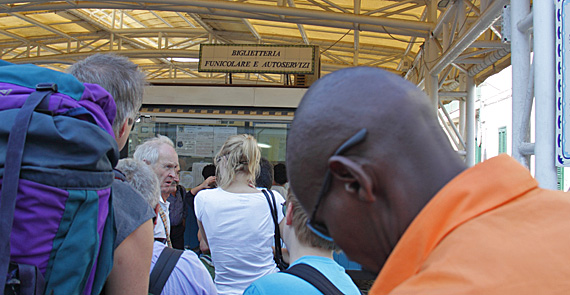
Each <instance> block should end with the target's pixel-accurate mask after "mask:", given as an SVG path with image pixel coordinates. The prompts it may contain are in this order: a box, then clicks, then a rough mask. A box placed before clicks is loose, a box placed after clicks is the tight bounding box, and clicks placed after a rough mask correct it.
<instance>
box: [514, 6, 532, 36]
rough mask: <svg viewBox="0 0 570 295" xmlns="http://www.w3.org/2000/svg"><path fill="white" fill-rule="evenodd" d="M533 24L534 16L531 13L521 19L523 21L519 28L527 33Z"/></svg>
mask: <svg viewBox="0 0 570 295" xmlns="http://www.w3.org/2000/svg"><path fill="white" fill-rule="evenodd" d="M532 22H533V16H532V11H531V12H530V13H529V14H528V15H527V16H525V17H524V18H523V19H521V21H520V22H519V23H518V24H517V28H518V29H519V31H521V32H526V31H528V29H530V28H531V27H532Z"/></svg>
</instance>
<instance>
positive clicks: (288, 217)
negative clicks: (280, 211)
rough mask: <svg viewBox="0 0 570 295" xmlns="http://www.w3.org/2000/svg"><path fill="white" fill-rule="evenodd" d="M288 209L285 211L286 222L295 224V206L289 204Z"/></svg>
mask: <svg viewBox="0 0 570 295" xmlns="http://www.w3.org/2000/svg"><path fill="white" fill-rule="evenodd" d="M286 210H287V211H286V212H285V224H287V225H291V224H293V206H291V205H290V204H289V206H287V209H286Z"/></svg>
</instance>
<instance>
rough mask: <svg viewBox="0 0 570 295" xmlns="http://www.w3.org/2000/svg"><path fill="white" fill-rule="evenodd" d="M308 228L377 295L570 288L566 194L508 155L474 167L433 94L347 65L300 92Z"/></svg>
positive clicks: (294, 166) (298, 176)
mask: <svg viewBox="0 0 570 295" xmlns="http://www.w3.org/2000/svg"><path fill="white" fill-rule="evenodd" d="M287 168H288V176H289V180H290V185H291V188H292V190H293V192H294V193H295V195H297V196H298V199H299V200H300V202H301V204H302V206H303V208H304V209H305V210H306V211H307V213H308V214H309V217H310V220H309V222H308V225H309V227H310V228H311V229H312V230H313V231H314V232H315V233H317V234H319V235H320V236H322V237H324V238H329V239H332V240H334V241H335V242H336V243H337V244H338V245H339V246H340V247H341V248H342V249H343V250H344V251H345V252H346V254H347V255H348V256H349V257H350V258H351V259H352V260H354V261H356V262H359V263H360V264H362V266H363V267H364V268H366V269H369V270H371V271H375V272H379V276H378V277H377V279H376V282H375V284H374V285H373V287H372V289H371V291H370V294H502V295H504V294H539V293H542V294H544V293H547V294H570V293H569V292H570V281H569V280H568V277H570V263H569V261H570V251H568V247H569V246H570V234H569V233H570V222H569V216H570V200H569V199H568V197H567V196H565V195H564V193H563V192H556V191H549V190H544V189H541V188H538V184H537V182H536V181H535V180H534V179H533V178H532V177H531V176H530V174H529V173H528V171H527V170H526V169H525V168H524V167H522V166H520V165H519V164H518V163H517V162H516V161H515V160H513V159H512V158H510V157H508V156H506V155H502V156H499V157H496V158H493V159H490V160H487V161H485V162H484V163H482V164H479V165H477V166H475V167H472V168H469V169H467V167H466V165H465V164H464V162H463V161H462V160H461V159H460V158H459V157H458V155H457V153H456V152H455V151H454V150H453V149H452V148H451V146H450V144H449V141H448V139H447V138H446V136H445V135H444V134H443V131H442V130H441V128H440V126H439V122H438V121H437V117H436V110H435V109H434V108H433V106H432V105H431V104H430V103H429V99H428V98H427V97H426V96H425V94H424V93H423V92H422V91H420V90H418V89H417V88H416V86H415V85H413V84H411V83H409V82H407V81H405V80H404V79H402V78H400V77H399V76H396V75H393V74H391V73H388V72H385V71H382V70H379V69H375V68H366V67H359V68H350V69H345V70H340V71H337V72H334V73H332V74H329V75H327V76H325V77H324V78H322V79H320V80H319V81H317V83H315V84H314V85H313V86H311V88H310V89H309V91H308V92H307V93H306V94H305V96H304V97H303V100H302V101H301V104H300V105H299V108H298V110H297V111H296V113H295V119H294V121H293V124H292V126H291V130H290V133H289V136H288V142H287Z"/></svg>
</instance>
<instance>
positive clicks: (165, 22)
mask: <svg viewBox="0 0 570 295" xmlns="http://www.w3.org/2000/svg"><path fill="white" fill-rule="evenodd" d="M150 13H152V15H154V16H155V17H156V18H158V19H159V20H160V21H162V22H163V23H164V24H165V25H167V26H169V27H171V28H174V27H173V26H172V25H171V24H170V23H169V22H167V21H166V20H165V19H164V18H162V16H160V15H158V13H156V12H154V11H152V10H150Z"/></svg>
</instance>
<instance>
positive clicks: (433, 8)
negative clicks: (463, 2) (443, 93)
mask: <svg viewBox="0 0 570 295" xmlns="http://www.w3.org/2000/svg"><path fill="white" fill-rule="evenodd" d="M427 20H428V22H436V21H437V2H436V1H433V0H432V1H429V2H428V5H427ZM430 33H431V32H430ZM425 46H427V48H426V55H425V56H424V60H425V63H426V65H427V68H428V69H430V68H431V67H432V66H433V63H434V61H436V60H437V57H438V48H437V45H436V44H435V40H434V37H433V36H430V38H427V39H426V44H425ZM438 74H439V73H433V74H430V73H428V72H426V77H425V88H426V92H427V94H428V95H429V98H430V100H431V103H432V105H433V107H434V110H436V111H437V108H438V102H439V97H438V94H437V93H438V91H439V79H438Z"/></svg>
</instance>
